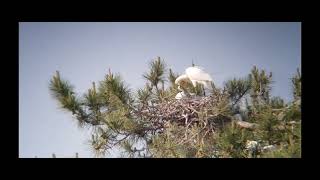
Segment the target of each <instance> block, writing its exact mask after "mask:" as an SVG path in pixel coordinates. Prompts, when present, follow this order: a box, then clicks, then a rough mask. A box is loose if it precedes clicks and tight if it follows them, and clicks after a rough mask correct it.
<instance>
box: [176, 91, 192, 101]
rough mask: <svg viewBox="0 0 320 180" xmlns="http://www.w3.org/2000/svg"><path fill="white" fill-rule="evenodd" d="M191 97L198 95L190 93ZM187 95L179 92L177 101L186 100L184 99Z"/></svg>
mask: <svg viewBox="0 0 320 180" xmlns="http://www.w3.org/2000/svg"><path fill="white" fill-rule="evenodd" d="M190 95H191V96H194V95H196V94H195V93H190ZM186 96H187V95H186V93H184V92H183V91H182V92H179V93H178V94H177V95H176V97H175V98H176V99H182V98H184V97H186Z"/></svg>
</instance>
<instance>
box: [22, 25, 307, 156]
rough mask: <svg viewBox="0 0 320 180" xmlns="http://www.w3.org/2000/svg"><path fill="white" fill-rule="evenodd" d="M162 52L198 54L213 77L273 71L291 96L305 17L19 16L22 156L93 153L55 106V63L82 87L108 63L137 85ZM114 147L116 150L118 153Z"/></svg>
mask: <svg viewBox="0 0 320 180" xmlns="http://www.w3.org/2000/svg"><path fill="white" fill-rule="evenodd" d="M157 56H160V57H162V58H164V60H165V61H166V62H167V64H168V65H169V67H171V68H172V69H173V70H174V71H175V72H178V73H180V74H181V73H183V72H184V69H185V68H186V67H188V66H190V65H191V61H192V59H193V60H194V62H195V63H196V64H197V65H199V66H203V67H204V68H205V69H206V71H208V72H209V73H210V74H211V75H212V77H213V79H214V81H215V83H216V84H217V85H218V86H222V83H223V82H224V81H226V80H227V79H229V78H232V77H235V76H236V77H241V76H244V75H247V74H248V73H249V72H250V70H251V68H252V66H253V65H257V66H258V67H259V68H263V69H266V70H267V71H272V72H273V76H274V81H275V83H274V84H273V86H274V89H273V95H276V96H281V97H283V98H284V99H285V100H286V101H288V100H291V96H292V95H291V84H290V78H291V77H292V75H293V74H294V73H295V71H296V68H298V67H300V66H301V23H298V22H297V23H295V22H291V23H283V22H277V23H262V22H261V23H253V22H248V23H233V22H230V23H202V22H201V23H200V22H197V23H196V22H195V23H191V22H184V23H182V22H171V23H169V22H168V23H166V22H163V23H148V22H141V23H116V22H112V23H111V22H107V23H70V22H64V23H42V22H22V23H20V24H19V156H20V157H34V156H38V157H51V154H52V153H55V154H56V155H57V157H66V156H74V154H75V153H76V152H78V153H79V156H80V157H92V156H93V154H92V153H91V151H90V150H89V147H88V145H86V144H85V142H86V140H87V137H89V136H88V134H89V132H88V131H87V130H85V129H83V130H81V129H78V127H77V126H76V123H75V120H73V119H72V116H71V114H70V113H69V112H65V111H63V110H61V109H59V108H58V103H57V102H56V101H55V100H54V99H53V98H52V97H51V96H50V93H49V90H48V83H49V80H50V78H51V77H52V75H54V73H55V71H56V70H59V71H60V72H61V76H62V77H64V78H65V79H67V80H69V81H70V82H71V83H72V84H73V85H74V86H75V88H76V91H77V92H78V93H79V95H80V94H82V93H83V92H85V91H86V90H87V88H89V87H91V84H92V81H96V82H97V81H100V80H102V79H103V78H104V75H105V73H106V72H107V70H108V68H111V69H112V71H114V72H119V73H120V74H121V75H122V77H123V78H124V80H125V81H126V82H127V83H128V84H129V85H130V87H131V88H132V89H133V90H135V89H137V88H138V87H141V86H143V84H144V82H145V81H144V80H143V78H142V74H143V73H144V72H146V71H147V70H148V65H147V63H148V62H149V61H150V60H151V59H153V58H156V57H157ZM115 154H116V153H115Z"/></svg>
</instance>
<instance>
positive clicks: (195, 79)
mask: <svg viewBox="0 0 320 180" xmlns="http://www.w3.org/2000/svg"><path fill="white" fill-rule="evenodd" d="M190 81H191V83H192V85H193V86H194V87H196V85H197V83H200V84H203V86H204V87H205V88H210V87H211V86H210V85H211V82H212V78H211V76H210V75H209V74H208V73H206V72H205V71H204V70H203V69H202V68H201V67H198V66H194V67H188V68H187V69H186V74H183V75H181V76H179V77H178V78H177V79H176V80H175V84H177V85H179V86H178V89H179V90H182V91H183V89H182V88H181V87H180V86H182V87H183V86H184V84H186V83H188V82H190ZM184 96H186V94H185V93H184V92H180V93H178V94H177V95H176V99H181V98H183V97H184Z"/></svg>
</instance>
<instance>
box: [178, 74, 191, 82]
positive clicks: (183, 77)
mask: <svg viewBox="0 0 320 180" xmlns="http://www.w3.org/2000/svg"><path fill="white" fill-rule="evenodd" d="M186 80H188V76H187V75H186V74H183V75H181V76H179V77H178V78H177V79H176V80H175V83H176V84H180V82H181V81H186Z"/></svg>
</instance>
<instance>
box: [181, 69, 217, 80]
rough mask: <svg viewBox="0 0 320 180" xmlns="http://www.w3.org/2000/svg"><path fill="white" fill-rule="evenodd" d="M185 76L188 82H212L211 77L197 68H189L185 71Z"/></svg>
mask: <svg viewBox="0 0 320 180" xmlns="http://www.w3.org/2000/svg"><path fill="white" fill-rule="evenodd" d="M186 74H187V76H188V77H189V79H190V80H196V81H212V78H211V76H210V75H209V74H208V73H206V72H205V71H204V70H203V69H201V68H199V67H189V68H187V69H186Z"/></svg>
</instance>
